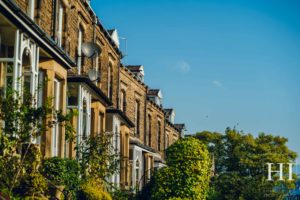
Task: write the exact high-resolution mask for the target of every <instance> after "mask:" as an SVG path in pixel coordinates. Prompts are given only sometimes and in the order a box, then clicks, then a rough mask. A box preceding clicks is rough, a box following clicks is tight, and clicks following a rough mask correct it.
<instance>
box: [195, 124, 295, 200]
mask: <svg viewBox="0 0 300 200" xmlns="http://www.w3.org/2000/svg"><path fill="white" fill-rule="evenodd" d="M195 137H196V138H198V139H199V140H200V141H202V142H204V143H205V144H206V145H207V146H208V149H209V151H210V152H211V153H213V154H214V158H215V173H216V175H215V176H214V177H213V178H212V180H211V188H212V189H213V191H212V193H213V196H214V198H211V199H230V200H231V199H246V200H247V199H249V200H250V199H251V200H256V199H257V200H260V199H283V197H284V194H285V193H286V192H287V190H288V189H289V188H291V187H293V185H294V183H293V182H291V181H284V182H283V181H278V177H276V176H275V177H274V180H275V181H267V180H266V179H267V175H268V172H267V165H266V163H290V162H293V161H294V160H295V159H296V157H297V154H296V153H295V152H293V151H291V150H290V149H289V148H288V147H287V141H288V140H287V139H286V138H284V137H280V136H273V135H267V134H264V133H261V134H259V135H258V137H254V136H253V135H252V134H244V133H243V132H242V131H237V130H235V129H230V128H227V129H226V131H225V134H224V135H222V134H220V133H212V132H208V131H204V132H200V133H197V134H196V136H195ZM285 172H287V169H285ZM216 194H218V195H216Z"/></svg>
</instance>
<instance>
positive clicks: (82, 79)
mask: <svg viewBox="0 0 300 200" xmlns="http://www.w3.org/2000/svg"><path fill="white" fill-rule="evenodd" d="M68 82H70V83H86V84H87V85H88V86H89V87H90V88H91V89H92V90H93V91H94V92H95V93H96V94H97V95H98V96H99V97H100V99H102V102H103V103H104V104H106V106H111V105H113V103H112V102H111V101H110V100H109V99H108V98H107V96H106V95H105V94H104V93H103V92H102V90H101V89H100V88H98V87H97V86H96V85H95V84H94V83H93V82H92V81H91V80H90V79H89V78H88V77H86V76H80V75H68Z"/></svg>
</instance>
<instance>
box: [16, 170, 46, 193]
mask: <svg viewBox="0 0 300 200" xmlns="http://www.w3.org/2000/svg"><path fill="white" fill-rule="evenodd" d="M46 191H47V182H46V180H45V178H44V177H43V176H42V175H41V174H40V173H30V174H28V175H25V176H23V177H22V179H21V181H20V185H19V186H18V187H16V188H15V189H14V193H15V194H18V195H20V196H37V197H41V196H43V195H44V193H45V192H46Z"/></svg>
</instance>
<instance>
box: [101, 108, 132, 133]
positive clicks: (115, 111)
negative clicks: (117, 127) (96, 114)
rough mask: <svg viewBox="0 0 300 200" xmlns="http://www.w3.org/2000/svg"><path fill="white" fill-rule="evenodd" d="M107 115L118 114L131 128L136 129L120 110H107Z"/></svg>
mask: <svg viewBox="0 0 300 200" xmlns="http://www.w3.org/2000/svg"><path fill="white" fill-rule="evenodd" d="M106 113H111V114H118V115H119V116H120V117H121V118H122V119H123V120H124V121H125V123H126V125H127V126H128V127H129V128H134V127H135V125H134V123H133V122H132V121H131V120H130V119H129V118H128V117H127V116H126V115H125V114H124V112H122V111H121V110H119V109H116V108H107V109H106Z"/></svg>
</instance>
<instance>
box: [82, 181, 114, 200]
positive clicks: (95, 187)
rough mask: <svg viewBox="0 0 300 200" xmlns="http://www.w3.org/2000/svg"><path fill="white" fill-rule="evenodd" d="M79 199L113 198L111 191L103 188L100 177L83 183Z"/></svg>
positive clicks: (103, 199) (105, 199) (98, 199)
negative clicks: (108, 191)
mask: <svg viewBox="0 0 300 200" xmlns="http://www.w3.org/2000/svg"><path fill="white" fill-rule="evenodd" d="M79 199H82V200H112V198H111V196H110V195H109V193H107V192H105V191H104V190H103V185H102V183H101V182H100V181H99V180H98V179H89V180H87V181H86V182H85V183H83V184H82V185H81V189H80V193H79Z"/></svg>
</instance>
